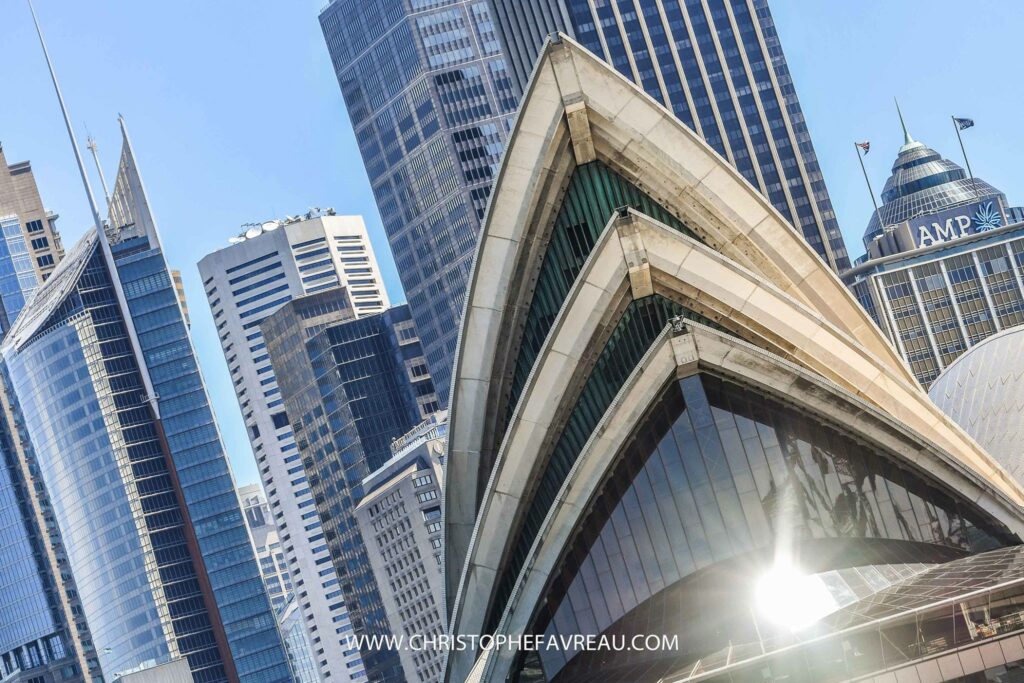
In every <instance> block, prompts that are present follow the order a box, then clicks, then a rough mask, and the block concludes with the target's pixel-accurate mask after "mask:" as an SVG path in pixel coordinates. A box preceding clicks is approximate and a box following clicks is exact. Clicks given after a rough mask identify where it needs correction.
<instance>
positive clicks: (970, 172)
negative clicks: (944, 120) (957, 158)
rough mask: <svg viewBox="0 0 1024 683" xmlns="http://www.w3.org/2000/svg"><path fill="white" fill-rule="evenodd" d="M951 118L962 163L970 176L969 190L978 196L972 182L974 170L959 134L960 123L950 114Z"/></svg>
mask: <svg viewBox="0 0 1024 683" xmlns="http://www.w3.org/2000/svg"><path fill="white" fill-rule="evenodd" d="M950 118H952V119H953V129H954V130H956V139H957V140H958V141H959V142H960V151H961V152H962V153H963V155H964V165H965V166H967V175H968V176H970V178H971V190H972V191H973V192H974V196H975V197H977V196H978V188H977V185H976V184H975V182H974V172H973V171H971V162H970V160H969V159H968V158H967V149H966V148H965V147H964V138H963V136H962V135H960V124H959V123H957V122H956V117H955V116H951V117H950Z"/></svg>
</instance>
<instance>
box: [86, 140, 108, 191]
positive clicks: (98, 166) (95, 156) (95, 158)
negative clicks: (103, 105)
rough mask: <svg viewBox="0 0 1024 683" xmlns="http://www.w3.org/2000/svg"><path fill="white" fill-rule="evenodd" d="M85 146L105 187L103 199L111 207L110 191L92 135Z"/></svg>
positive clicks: (101, 183)
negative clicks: (90, 153)
mask: <svg viewBox="0 0 1024 683" xmlns="http://www.w3.org/2000/svg"><path fill="white" fill-rule="evenodd" d="M85 146H86V147H88V148H89V151H90V152H92V160H93V162H95V164H96V172H97V173H99V174H100V185H101V186H102V187H103V198H104V199H105V200H107V206H110V190H108V189H107V178H106V176H104V175H103V165H102V164H100V155H99V152H98V151H97V150H98V147H97V145H96V141H95V140H93V138H92V136H91V135H90V136H89V137H88V138H86V141H85Z"/></svg>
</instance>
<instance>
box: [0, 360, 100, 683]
mask: <svg viewBox="0 0 1024 683" xmlns="http://www.w3.org/2000/svg"><path fill="white" fill-rule="evenodd" d="M0 381H2V382H3V385H2V387H0V401H2V404H3V405H2V406H0V538H2V542H0V545H2V547H3V553H2V557H3V560H2V561H0V614H3V617H2V618H0V680H2V681H4V683H8V682H9V681H15V682H16V681H23V680H24V681H29V680H39V681H46V682H47V683H49V681H51V680H59V681H62V682H63V681H68V682H75V681H83V680H93V677H94V676H95V675H97V674H98V673H99V671H98V664H97V662H96V659H95V652H94V651H93V647H92V641H91V638H90V635H89V629H88V626H87V625H86V624H85V623H84V620H80V619H78V618H77V617H76V612H77V611H78V610H80V609H81V606H80V604H79V603H78V601H77V599H76V597H75V596H76V593H77V591H76V590H75V586H74V581H73V579H72V577H70V576H67V575H66V574H65V575H62V572H61V565H62V563H63V561H64V560H65V558H64V555H63V544H62V542H61V540H60V532H59V531H58V530H57V529H55V528H53V515H52V510H51V509H50V506H49V498H48V497H47V495H46V491H45V489H43V488H42V486H41V485H40V482H39V480H38V476H37V472H36V471H35V467H34V461H33V456H32V453H31V447H30V446H29V444H28V442H27V440H25V439H24V438H23V437H24V435H23V434H21V433H20V431H19V429H18V423H17V418H16V412H15V411H16V408H15V407H14V404H13V403H12V402H11V400H10V396H11V392H10V388H9V386H8V384H7V380H6V376H4V377H3V378H2V379H0ZM19 674H20V675H19ZM22 676H23V677H22Z"/></svg>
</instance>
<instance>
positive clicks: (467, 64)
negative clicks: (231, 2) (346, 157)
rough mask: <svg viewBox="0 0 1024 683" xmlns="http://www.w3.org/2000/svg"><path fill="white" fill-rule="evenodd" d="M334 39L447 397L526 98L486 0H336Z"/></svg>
mask: <svg viewBox="0 0 1024 683" xmlns="http://www.w3.org/2000/svg"><path fill="white" fill-rule="evenodd" d="M320 24H321V26H322V27H323V32H324V37H325V38H326V40H327V48H328V50H329V51H330V54H331V60H332V61H333V63H334V69H335V72H336V73H337V76H338V82H339V84H340V85H341V91H342V94H343V95H344V97H345V104H346V105H347V107H348V114H349V118H350V119H351V121H352V126H353V127H354V128H355V133H356V140H357V141H358V143H359V150H360V152H361V154H362V157H363V163H364V164H365V165H366V172H367V174H368V175H369V177H370V184H371V185H372V186H373V192H374V196H375V197H376V199H377V207H378V208H379V209H380V214H381V219H382V220H383V222H384V229H385V231H386V232H387V235H388V240H389V242H390V244H391V251H392V253H393V254H394V256H395V262H396V263H397V264H398V272H399V275H400V276H401V278H402V286H403V287H404V288H405V293H406V296H407V297H408V300H409V306H410V308H411V309H412V315H413V317H414V318H415V320H416V327H417V329H419V332H420V335H421V338H422V340H423V348H424V351H425V353H426V357H427V361H428V362H429V363H430V370H431V372H432V374H433V376H434V379H435V382H436V385H437V389H438V392H439V394H440V395H441V399H442V402H447V395H448V384H449V382H450V379H451V360H452V356H453V355H454V353H455V343H456V336H457V332H458V321H459V316H460V315H461V314H462V301H463V293H464V290H465V287H466V278H467V277H468V275H469V269H470V267H471V266H472V261H473V252H474V249H475V247H476V238H477V233H478V232H479V229H480V219H481V218H482V217H483V214H484V210H485V209H486V207H487V197H488V195H489V194H490V187H491V181H492V178H493V176H494V173H495V170H496V168H497V164H498V160H499V159H500V157H501V153H502V150H503V149H504V147H505V138H506V136H507V134H508V130H509V128H510V126H511V122H512V117H513V115H514V113H515V109H516V103H517V98H516V96H515V94H514V93H513V90H512V84H511V81H510V80H509V77H508V72H507V69H506V66H505V60H504V59H503V57H502V54H501V47H500V44H499V41H498V37H497V35H496V34H495V30H494V23H493V21H492V19H491V16H490V10H489V8H488V5H487V2H486V1H485V0H441V1H438V2H429V3H424V2H422V1H420V0H397V1H393V2H366V0H334V1H333V2H331V3H330V5H328V6H327V7H326V8H324V10H323V12H322V13H321V14H320Z"/></svg>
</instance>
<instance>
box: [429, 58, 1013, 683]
mask: <svg viewBox="0 0 1024 683" xmlns="http://www.w3.org/2000/svg"><path fill="white" fill-rule="evenodd" d="M519 120H520V122H521V124H522V125H521V126H520V127H518V128H517V130H516V133H515V134H514V135H513V136H512V138H511V140H510V141H509V147H508V149H507V151H506V154H505V157H504V161H503V162H502V164H503V168H502V169H501V172H500V173H499V176H498V178H499V180H498V182H497V183H496V184H495V187H494V194H493V197H492V204H491V209H490V211H489V213H488V217H487V220H486V222H485V224H484V227H483V232H482V237H481V244H480V251H479V257H478V267H477V268H476V270H475V271H474V272H475V275H474V278H473V281H472V282H471V283H470V286H469V289H468V290H467V291H468V293H467V301H466V304H467V305H466V312H467V314H466V316H465V319H464V322H463V327H462V331H461V335H462V338H461V343H460V346H459V349H460V350H459V354H458V358H457V359H456V365H455V379H454V381H453V383H452V387H453V392H452V401H451V407H450V410H449V428H448V448H447V450H446V456H445V457H446V462H445V476H446V481H445V482H444V486H445V488H444V492H445V495H444V503H443V505H444V523H445V549H446V550H445V571H446V585H447V590H446V596H447V598H448V600H449V601H450V602H449V605H448V609H449V615H450V621H451V626H450V628H451V631H452V633H453V635H455V636H469V635H479V634H492V635H493V636H494V637H495V639H496V642H497V639H499V638H500V639H502V640H504V641H505V642H508V643H510V646H509V647H505V648H498V647H490V648H488V647H486V641H485V643H484V644H483V645H481V646H480V647H477V648H473V647H467V648H465V649H456V650H453V651H452V652H450V653H449V656H448V658H447V664H446V666H447V671H446V680H447V681H450V682H451V683H462V682H463V681H467V680H470V681H479V682H481V683H488V682H491V681H494V682H498V681H517V682H518V683H545V682H548V681H551V682H553V683H555V682H557V683H586V682H588V681H602V683H657V682H658V681H661V682H662V683H664V682H665V681H689V682H691V683H696V681H706V682H710V681H714V683H727V682H733V683H735V682H737V681H781V680H786V681H801V682H811V681H814V682H819V681H849V680H861V681H865V680H874V681H882V680H893V681H904V680H908V681H914V680H916V681H924V680H961V681H964V680H1000V678H1002V674H1003V673H1006V669H1007V668H1009V667H1008V664H1009V663H1010V662H1013V661H1018V662H1019V661H1020V660H1022V659H1024V647H1022V646H1021V640H1020V639H1019V634H1020V624H1021V623H1022V622H1021V618H1022V614H1024V609H1022V607H1021V605H1022V604H1024V603H1021V602H1020V596H1021V595H1022V593H1024V571H1022V570H1021V567H1020V566H1018V564H1017V563H1018V562H1019V558H1020V557H1021V555H1022V553H1021V549H1020V548H1019V547H1018V544H1019V543H1020V538H1021V534H1022V533H1024V507H1022V505H1021V503H1022V502H1024V486H1022V485H1021V483H1019V482H1018V481H1016V480H1015V479H1013V477H1011V476H1010V475H1009V474H1008V473H1007V472H1006V471H1005V469H1003V468H1001V467H1000V466H999V464H998V462H997V461H995V460H994V459H993V458H992V457H991V456H990V455H989V454H987V453H986V452H985V451H984V450H983V449H982V448H980V447H979V446H978V445H977V444H976V443H975V442H974V441H973V440H972V439H971V438H970V437H968V436H967V435H966V434H965V433H964V431H963V430H962V429H960V428H959V427H958V426H957V425H956V424H955V423H954V422H953V420H951V419H950V418H949V417H948V416H946V415H943V414H942V412H941V411H940V410H939V409H938V407H936V406H935V404H934V403H932V401H931V400H930V399H929V398H928V396H927V394H925V392H924V391H923V390H922V389H921V386H920V384H919V383H918V382H917V380H916V379H915V377H914V375H913V373H912V372H911V370H910V369H909V368H908V367H907V364H906V363H905V362H904V361H903V359H902V357H901V356H900V354H899V353H898V352H897V351H896V350H895V349H894V348H893V346H892V345H891V344H890V343H889V342H888V340H887V339H885V337H884V336H883V335H882V333H881V332H880V331H879V329H878V328H877V326H875V325H874V324H873V323H872V322H871V320H870V318H869V316H868V314H867V313H866V312H865V311H864V310H863V309H862V308H861V307H860V306H859V305H858V303H857V301H856V299H855V298H854V297H853V296H852V295H851V294H850V292H849V291H848V290H847V289H846V288H845V287H843V286H842V284H841V283H840V282H839V281H838V280H837V278H836V277H835V275H834V274H833V273H832V272H831V271H830V270H829V268H828V267H827V265H826V264H825V263H824V262H823V261H822V260H821V259H820V257H819V255H818V254H817V252H815V251H814V250H813V249H811V247H810V246H809V245H808V244H807V243H806V241H805V240H804V239H803V238H802V235H801V234H800V232H799V231H797V230H795V229H794V228H793V226H792V225H790V224H789V223H788V222H787V221H786V220H785V219H784V218H783V217H782V216H780V215H779V214H778V213H777V212H775V211H773V210H772V207H771V205H770V203H769V202H768V201H767V200H766V199H765V197H764V196H762V195H761V194H760V193H758V192H757V191H756V190H755V189H754V188H752V187H751V186H750V185H749V184H748V183H746V182H744V181H743V180H742V178H740V177H739V175H738V174H736V173H734V172H732V170H731V169H730V168H729V166H728V162H726V161H725V160H724V159H723V158H722V157H721V156H719V155H717V154H715V153H713V152H712V150H710V149H709V148H708V147H707V145H706V144H704V142H703V141H702V140H701V139H700V138H699V137H698V136H697V135H696V134H695V133H694V132H693V131H692V130H690V129H689V128H688V127H687V126H686V125H684V124H683V123H682V122H681V121H680V120H679V119H678V118H676V117H674V116H673V115H672V114H671V113H670V112H669V111H667V110H665V109H664V108H662V107H660V106H658V105H657V103H656V102H655V101H653V100H652V99H651V98H649V97H646V96H645V95H644V94H643V93H642V92H640V91H638V90H637V89H636V87H635V86H634V84H633V83H631V82H630V81H629V80H628V79H626V78H624V77H623V76H622V74H621V73H619V72H618V71H617V70H615V69H613V68H612V67H611V66H609V65H608V64H607V63H606V62H604V61H603V60H600V59H598V58H596V57H595V56H594V55H593V53H592V52H590V51H588V50H586V49H583V48H582V47H580V46H579V45H578V44H576V43H574V42H573V41H571V40H568V39H563V40H561V41H558V42H555V43H552V44H550V45H549V46H548V47H547V48H546V49H545V52H544V54H543V57H542V61H541V62H540V66H539V70H538V71H537V72H536V74H535V78H534V81H533V83H532V86H531V89H530V91H529V92H528V94H527V95H526V97H525V98H524V102H523V105H522V110H521V112H520V119H519ZM536 131H545V133H544V135H543V136H542V135H538V134H537V133H536ZM513 169H514V172H512V171H513ZM709 178H715V179H716V180H715V181H713V182H708V179H709ZM538 251H540V252H543V253H542V255H540V256H539V255H538V253H537V252H538ZM975 596H977V600H975ZM522 634H536V635H537V636H538V637H539V639H538V640H537V641H533V642H534V643H537V646H536V647H533V646H530V645H529V642H530V641H528V640H526V639H523V638H522ZM957 634H959V635H957ZM652 635H653V636H655V643H654V644H653V645H652V644H650V641H647V642H648V644H647V645H646V646H640V647H639V648H637V647H635V646H636V645H638V644H639V643H640V642H642V641H643V640H644V638H645V637H649V636H652ZM637 636H640V639H639V640H638V639H636V637H637ZM517 637H518V638H519V641H518V643H519V645H520V647H517V644H516V638H517ZM659 637H660V638H659ZM574 638H576V639H580V640H577V641H576V642H577V643H579V644H578V645H576V646H574V645H572V644H571V643H572V639H574ZM997 639H998V640H1002V641H1004V642H1003V643H998V644H997V643H996V640H997ZM559 641H561V642H563V643H564V642H569V643H570V645H569V646H568V647H566V646H564V645H563V646H562V647H558V646H551V645H549V643H552V642H554V643H558V642H559ZM602 642H604V643H605V645H604V646H603V647H602V646H601V645H600V643H602ZM613 643H619V644H622V647H621V649H618V650H616V649H615V645H614V644H613ZM1003 644H1005V645H1006V647H1007V649H1006V650H1005V652H1004V650H1003V648H1002V645H1003ZM631 645H633V646H634V647H631ZM993 649H994V652H993V651H992V650H993ZM985 652H989V653H990V654H991V655H992V656H991V657H988V658H985V657H984V653H985ZM947 657H948V661H947V662H944V661H943V660H944V659H946V658H947ZM936 659H938V662H939V663H941V664H942V665H945V664H947V663H948V664H950V665H952V664H954V663H955V669H954V667H953V666H950V667H949V668H948V669H943V671H944V672H947V673H945V674H944V675H940V673H939V671H938V670H937V668H938V667H937V662H936V661H935V660H936ZM1017 666H1019V665H1017ZM928 667H931V668H932V670H933V674H932V675H926V674H925V672H926V671H927V669H928ZM898 669H909V670H908V671H899V672H898V673H896V672H895V670H898ZM982 669H990V670H991V673H990V674H985V675H978V676H972V677H970V678H963V676H964V675H965V674H972V673H975V672H979V671H980V670H982ZM954 670H958V671H959V673H958V674H955V675H953V672H954ZM957 676H960V678H957Z"/></svg>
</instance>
